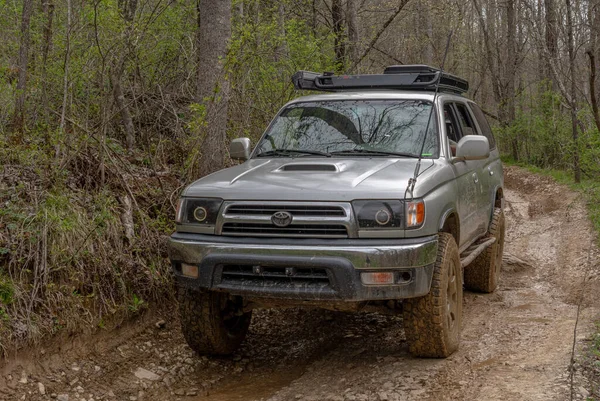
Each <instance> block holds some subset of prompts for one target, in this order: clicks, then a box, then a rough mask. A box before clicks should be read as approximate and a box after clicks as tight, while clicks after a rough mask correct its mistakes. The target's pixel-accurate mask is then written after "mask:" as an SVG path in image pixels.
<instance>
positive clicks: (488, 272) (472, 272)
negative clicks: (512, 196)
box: [465, 208, 505, 293]
mask: <svg viewBox="0 0 600 401" xmlns="http://www.w3.org/2000/svg"><path fill="white" fill-rule="evenodd" d="M504 232H505V222H504V212H503V211H502V209H500V208H495V209H494V216H492V222H491V224H490V229H489V231H488V235H487V238H495V239H496V242H494V243H493V244H492V245H490V246H489V247H488V248H487V249H486V250H485V251H483V252H482V253H481V254H480V255H479V256H477V258H475V260H474V261H473V262H471V264H470V265H469V266H467V267H466V268H465V287H466V288H467V289H469V290H472V291H479V292H485V293H491V292H494V291H495V290H496V287H498V279H499V278H500V269H501V267H502V254H503V253H504Z"/></svg>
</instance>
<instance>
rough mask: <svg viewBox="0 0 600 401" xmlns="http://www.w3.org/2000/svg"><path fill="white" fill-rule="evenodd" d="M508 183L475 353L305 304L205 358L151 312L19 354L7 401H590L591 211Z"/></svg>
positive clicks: (468, 305) (271, 315)
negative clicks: (499, 259)
mask: <svg viewBox="0 0 600 401" xmlns="http://www.w3.org/2000/svg"><path fill="white" fill-rule="evenodd" d="M505 179H506V188H507V191H506V198H507V207H506V216H507V221H508V231H507V245H506V249H505V260H504V264H503V271H502V277H501V281H500V287H499V289H498V291H497V292H496V293H494V294H491V295H481V294H475V293H470V292H465V300H464V318H463V330H462V344H461V348H460V351H459V352H457V353H455V354H454V355H452V356H451V357H450V358H448V359H445V360H425V359H415V358H412V357H411V356H410V355H409V354H408V350H407V345H406V342H405V340H404V332H403V329H402V321H401V319H400V318H399V317H393V316H382V315H377V314H367V313H365V314H358V315H355V314H345V313H333V312H327V311H320V310H296V309H293V310H288V311H261V312H260V313H257V314H256V315H255V317H254V320H253V324H252V326H251V331H250V334H249V336H248V339H247V341H246V342H245V344H244V346H243V347H242V349H241V350H240V351H239V352H238V353H237V354H236V355H235V356H234V357H232V358H226V359H209V358H205V357H203V358H198V357H196V356H194V355H193V353H192V352H191V351H190V350H189V348H188V347H187V346H186V345H185V342H184V341H183V338H182V336H181V334H180V332H179V327H178V322H177V321H176V318H174V317H162V319H164V321H165V322H164V323H165V327H163V328H158V327H156V326H155V322H156V321H158V320H159V319H161V317H160V316H152V315H148V316H147V317H146V318H145V319H141V320H140V321H139V322H138V323H137V324H132V325H130V326H129V327H126V328H124V329H122V330H120V331H118V332H112V333H103V334H99V335H95V336H93V337H91V338H90V337H88V338H87V339H81V338H79V339H78V340H74V341H72V342H67V343H63V344H62V345H61V346H60V347H58V346H49V347H48V349H43V348H39V349H36V350H35V351H31V352H29V353H24V354H22V355H20V356H18V357H16V358H13V360H12V361H9V362H8V363H6V364H5V366H4V368H3V370H2V371H0V399H2V397H4V399H7V400H41V399H50V398H51V397H54V398H57V399H59V400H61V401H64V400H67V399H68V400H69V401H72V400H83V399H85V400H86V401H90V400H92V399H93V400H113V399H114V400H129V401H135V400H177V399H180V400H189V401H202V400H220V401H224V400H227V401H229V400H231V401H234V400H248V401H251V400H271V401H284V400H285V401H287V400H339V401H343V400H381V401H385V400H389V401H394V400H569V399H571V396H573V399H585V397H586V396H588V395H589V394H587V392H586V387H588V386H587V383H586V382H585V379H584V378H583V376H582V375H581V367H580V365H579V362H578V361H579V358H580V356H579V353H580V349H581V348H582V347H583V346H585V338H586V337H587V336H588V335H589V333H590V330H591V328H592V323H593V319H598V318H599V317H600V301H599V300H598V298H600V296H599V294H600V264H599V258H598V256H599V253H598V250H597V249H596V248H594V247H593V246H592V244H593V234H592V232H591V227H590V224H589V222H588V220H587V218H586V216H585V209H584V207H583V202H582V200H581V199H580V198H578V195H577V194H575V193H573V192H570V191H569V190H568V189H566V188H565V187H562V186H559V185H557V184H555V183H553V182H552V181H551V180H549V179H547V178H544V177H539V176H536V175H532V174H529V173H527V172H525V171H524V170H520V169H517V168H508V169H507V171H506V174H505ZM594 296H595V297H596V299H594ZM578 312H579V313H578ZM578 316H579V318H578ZM577 320H578V321H577ZM576 321H577V334H576V338H577V343H576V347H575V349H576V352H575V363H574V368H573V369H570V366H571V355H572V350H573V339H574V334H575V331H574V329H575V325H576ZM159 326H160V325H159ZM140 368H141V369H145V370H141V369H140ZM571 372H573V378H571V376H570V373H571ZM40 383H41V384H40ZM42 387H43V388H42ZM588 388H589V387H588ZM572 391H573V394H571V392H572ZM42 393H44V394H42Z"/></svg>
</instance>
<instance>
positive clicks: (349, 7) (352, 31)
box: [346, 0, 360, 65]
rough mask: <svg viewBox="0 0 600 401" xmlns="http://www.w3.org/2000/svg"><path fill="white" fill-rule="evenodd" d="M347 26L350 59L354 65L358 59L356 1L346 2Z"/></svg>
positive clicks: (349, 0) (348, 0) (358, 38)
mask: <svg viewBox="0 0 600 401" xmlns="http://www.w3.org/2000/svg"><path fill="white" fill-rule="evenodd" d="M346 24H347V25H348V57H349V59H350V64H351V65H354V64H355V63H356V60H357V59H358V42H359V40H360V36H359V33H358V17H357V13H356V0H347V1H346Z"/></svg>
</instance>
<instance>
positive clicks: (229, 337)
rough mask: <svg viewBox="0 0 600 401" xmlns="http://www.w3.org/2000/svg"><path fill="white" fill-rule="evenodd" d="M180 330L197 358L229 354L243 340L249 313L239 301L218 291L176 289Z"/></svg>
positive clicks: (248, 321)
mask: <svg viewBox="0 0 600 401" xmlns="http://www.w3.org/2000/svg"><path fill="white" fill-rule="evenodd" d="M178 298H179V299H178V301H179V313H180V315H181V331H182V332H183V336H184V338H185V340H186V341H187V343H188V345H189V346H190V348H191V349H193V350H194V351H195V352H196V353H197V354H199V355H230V354H232V353H233V352H234V351H235V350H236V349H238V347H239V346H240V344H241V342H242V341H243V340H244V338H245V337H246V333H247V332H248V327H249V326H250V320H251V318H252V311H250V312H243V305H242V298H241V297H233V296H230V295H229V294H224V293H220V292H200V291H195V290H190V289H185V288H179V289H178Z"/></svg>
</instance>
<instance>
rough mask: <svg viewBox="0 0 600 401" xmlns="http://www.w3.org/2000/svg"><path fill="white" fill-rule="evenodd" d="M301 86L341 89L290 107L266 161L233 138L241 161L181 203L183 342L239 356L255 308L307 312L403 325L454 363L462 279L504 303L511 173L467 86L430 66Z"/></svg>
mask: <svg viewBox="0 0 600 401" xmlns="http://www.w3.org/2000/svg"><path fill="white" fill-rule="evenodd" d="M294 84H295V86H296V88H298V89H309V90H320V91H330V93H327V94H316V95H309V96H305V97H301V98H298V99H295V100H293V101H292V102H290V103H288V104H287V105H285V106H284V107H283V108H282V109H281V111H280V112H279V113H278V115H277V116H276V117H275V119H274V120H273V122H272V123H271V124H270V126H269V127H268V128H267V130H266V131H265V133H264V134H263V136H262V138H261V139H260V141H259V142H258V144H257V145H256V146H255V148H254V150H252V151H251V149H250V140H249V139H247V138H241V139H237V140H234V141H233V142H232V144H231V149H230V153H231V156H232V157H233V158H238V159H242V160H244V162H243V163H242V164H239V165H237V166H234V167H231V168H227V169H224V170H221V171H218V172H216V173H213V174H211V175H209V176H206V177H204V178H202V179H200V180H198V181H196V182H195V183H193V184H192V185H190V186H189V187H187V188H186V189H185V191H184V192H183V193H182V195H181V199H180V202H179V206H178V211H177V231H176V232H175V233H174V234H173V235H172V236H171V238H170V240H169V252H170V259H171V261H172V264H173V270H174V273H175V276H176V281H177V286H178V296H179V303H180V312H181V322H182V329H183V333H184V336H185V338H186V340H187V341H188V343H189V344H190V346H191V347H192V348H193V349H194V350H195V351H197V352H198V353H200V354H229V353H232V352H233V351H234V350H235V349H236V348H237V347H238V346H239V344H240V343H241V341H242V340H243V338H244V336H245V334H246V331H247V329H248V326H249V324H250V319H251V314H252V310H253V309H256V308H264V307H266V308H271V307H289V306H310V307H322V308H327V309H332V310H344V311H361V310H376V311H380V312H390V313H402V314H403V321H404V326H405V331H406V337H407V341H408V345H409V349H410V351H411V353H412V354H414V355H416V356H421V357H446V356H448V355H450V354H451V353H452V352H454V351H455V350H456V349H457V348H458V345H459V341H460V326H461V319H462V292H463V283H464V285H465V287H467V288H469V289H472V290H476V291H481V292H493V291H494V290H495V288H496V286H497V281H498V275H499V271H500V264H501V260H502V251H503V244H504V215H503V212H502V207H503V171H502V165H501V162H500V158H499V152H498V149H497V147H496V144H495V141H494V138H493V135H492V133H491V130H490V127H489V125H488V123H487V121H486V119H485V116H484V115H483V112H482V110H481V109H480V108H479V106H477V105H476V104H475V103H474V102H472V101H470V100H468V99H466V98H464V97H463V96H461V95H460V93H461V92H464V91H466V89H467V88H468V84H467V83H466V81H463V80H460V78H457V77H453V76H451V75H448V74H444V73H442V72H441V71H438V70H435V69H432V68H430V67H425V66H408V67H406V66H402V67H389V68H388V69H387V70H386V73H385V74H382V75H358V76H343V77H336V76H332V75H330V74H325V75H320V74H315V73H307V72H300V73H298V74H296V75H295V76H294ZM434 88H435V90H434ZM417 166H418V167H417Z"/></svg>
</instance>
